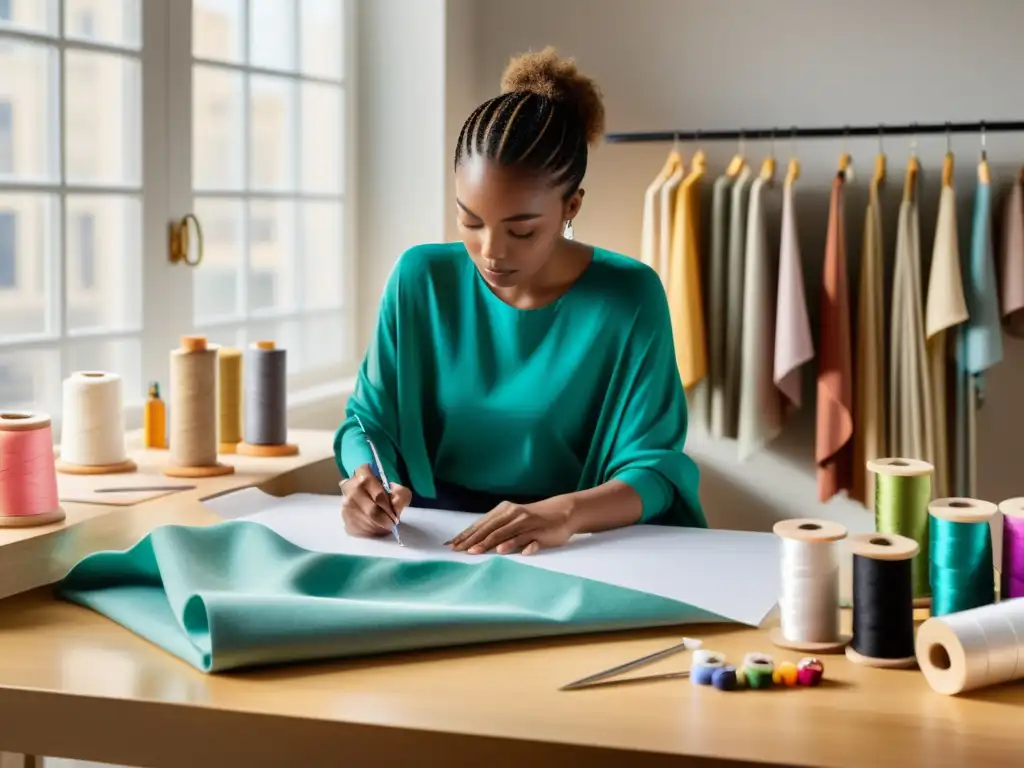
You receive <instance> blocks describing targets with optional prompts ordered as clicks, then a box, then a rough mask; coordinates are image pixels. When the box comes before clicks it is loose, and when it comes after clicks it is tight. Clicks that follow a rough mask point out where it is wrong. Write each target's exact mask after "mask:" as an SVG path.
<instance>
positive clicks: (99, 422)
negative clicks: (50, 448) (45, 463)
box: [60, 371, 128, 467]
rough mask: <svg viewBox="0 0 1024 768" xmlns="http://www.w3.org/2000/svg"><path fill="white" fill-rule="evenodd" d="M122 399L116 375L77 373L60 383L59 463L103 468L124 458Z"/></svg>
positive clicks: (120, 383) (125, 449)
mask: <svg viewBox="0 0 1024 768" xmlns="http://www.w3.org/2000/svg"><path fill="white" fill-rule="evenodd" d="M123 398H124V393H123V388H122V382H121V377H120V376H118V375H117V374H116V373H105V372H102V371H78V372H76V373H73V374H71V376H69V377H68V378H67V379H65V380H64V411H63V424H62V427H61V444H60V459H61V462H63V463H65V464H73V465H78V466H83V467H105V466H111V465H114V464H121V463H122V462H124V461H125V460H126V459H127V458H128V450H127V447H126V445H125V427H124V402H123Z"/></svg>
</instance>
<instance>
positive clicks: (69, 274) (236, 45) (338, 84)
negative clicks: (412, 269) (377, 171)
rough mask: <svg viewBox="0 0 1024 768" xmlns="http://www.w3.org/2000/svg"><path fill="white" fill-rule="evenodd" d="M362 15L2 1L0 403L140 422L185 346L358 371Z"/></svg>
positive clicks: (288, 1) (187, 3)
mask: <svg viewBox="0 0 1024 768" xmlns="http://www.w3.org/2000/svg"><path fill="white" fill-rule="evenodd" d="M350 2H351V0H0V407H27V408H34V409H39V410H45V411H47V412H49V413H52V414H54V415H55V416H56V417H57V418H59V415H60V414H59V411H60V406H61V403H60V392H61V382H62V380H63V378H65V377H66V376H67V375H68V374H70V373H71V372H72V371H74V370H79V369H83V368H92V369H105V370H111V371H115V372H117V373H119V374H121V375H122V376H123V377H124V379H125V396H126V400H127V401H128V405H129V406H130V407H131V406H137V405H138V404H139V403H140V402H141V400H142V398H143V397H144V395H145V391H146V386H145V385H146V383H147V382H148V381H151V380H156V381H161V382H165V380H166V376H167V369H168V362H167V361H168V354H169V352H170V350H171V349H172V348H173V347H174V346H175V345H176V343H177V340H178V338H179V337H180V336H181V335H182V334H185V333H190V332H203V333H207V334H208V335H209V336H210V338H211V339H212V340H213V341H214V342H217V343H226V344H238V345H244V344H246V343H247V342H249V341H252V340H255V339H260V338H271V339H274V340H276V341H277V342H278V343H279V344H281V345H283V346H286V347H287V348H288V350H289V373H290V386H291V389H292V390H293V391H294V390H297V389H301V388H304V387H308V386H313V385H317V384H320V383H324V382H327V381H331V380H340V378H341V376H342V375H343V374H344V373H345V372H346V371H347V370H350V369H351V366H352V364H353V362H354V361H353V360H352V357H353V347H352V344H351V336H352V327H353V323H352V317H353V312H352V301H351V300H350V295H349V290H350V288H351V277H352V272H353V270H352V269H351V265H352V261H353V255H352V249H351V248H350V247H349V246H348V242H350V238H351V235H352V233H351V227H349V226H347V220H348V215H349V214H348V210H347V206H346V203H347V196H348V195H349V194H350V183H349V181H348V179H349V178H350V172H349V169H350V165H351V163H350V162H349V155H350V150H349V146H350V143H351V141H350V140H351V131H349V130H348V129H347V127H346V121H347V120H349V119H350V118H351V114H352V109H351V106H350V103H349V99H350V98H351V94H350V89H349V88H348V87H347V82H348V81H347V78H348V77H350V76H351V72H350V71H348V70H349V69H350V68H351V67H350V65H349V64H348V62H349V61H350V60H351V46H350V45H349V43H348V40H349V37H348V36H349V35H350V31H351V24H350V23H349V21H348V18H349V14H350V13H351V8H350ZM4 11H9V12H8V13H6V14H5V13H4ZM5 162H6V165H5ZM189 214H191V215H189ZM183 219H186V220H187V221H189V224H188V227H189V235H190V238H189V239H190V241H191V243H192V246H193V250H192V256H193V257H199V256H201V259H200V261H199V263H198V265H197V266H189V265H188V264H184V263H181V262H179V263H177V264H172V263H171V262H170V261H169V258H168V253H169V243H168V232H169V229H170V226H171V224H172V222H180V221H182V220H183ZM200 243H201V244H202V247H201V249H200V248H199V247H198V246H199V244H200Z"/></svg>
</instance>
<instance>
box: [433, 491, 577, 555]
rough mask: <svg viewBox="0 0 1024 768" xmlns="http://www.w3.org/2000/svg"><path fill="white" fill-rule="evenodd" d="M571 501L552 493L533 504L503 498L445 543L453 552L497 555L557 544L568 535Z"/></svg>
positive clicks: (523, 551) (530, 551) (529, 552)
mask: <svg viewBox="0 0 1024 768" xmlns="http://www.w3.org/2000/svg"><path fill="white" fill-rule="evenodd" d="M571 513H572V509H571V504H570V502H569V500H568V499H566V498H564V497H559V496H555V497H553V498H550V499H545V500H544V501H538V502H536V503H535V504H513V503H511V502H509V501H503V502H502V503H501V504H499V505H498V506H496V507H495V508H494V509H492V510H491V511H490V512H488V513H487V514H486V515H484V516H483V517H482V518H480V519H479V520H478V521H477V522H475V523H473V525H471V526H469V528H467V529H466V530H464V531H463V532H462V533H460V534H459V535H458V536H456V537H455V538H454V539H452V540H451V541H450V542H448V544H449V545H450V546H451V548H452V549H453V550H454V551H456V552H468V553H469V554H471V555H482V554H484V553H485V552H490V551H491V550H492V549H493V550H494V551H495V552H497V554H499V555H508V554H511V553H514V552H520V551H521V552H522V553H523V554H524V555H532V554H533V553H534V552H536V551H537V550H539V549H547V548H549V547H560V546H562V545H563V544H565V543H566V542H567V541H568V540H569V537H570V536H572V533H573V532H572V526H571V516H572V514H571Z"/></svg>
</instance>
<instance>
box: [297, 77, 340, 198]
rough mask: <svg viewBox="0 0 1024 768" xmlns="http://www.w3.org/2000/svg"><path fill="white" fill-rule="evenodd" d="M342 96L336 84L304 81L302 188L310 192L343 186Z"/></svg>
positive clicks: (333, 189) (333, 190)
mask: <svg viewBox="0 0 1024 768" xmlns="http://www.w3.org/2000/svg"><path fill="white" fill-rule="evenodd" d="M341 96H342V91H341V88H339V87H337V86H333V85H320V84H319V83H303V84H302V188H303V189H304V190H305V191H307V192H341V190H342V184H343V181H344V179H343V174H344V169H343V168H342V163H341V158H342V153H341V148H342V147H343V146H344V127H345V126H344V123H343V122H342V99H341Z"/></svg>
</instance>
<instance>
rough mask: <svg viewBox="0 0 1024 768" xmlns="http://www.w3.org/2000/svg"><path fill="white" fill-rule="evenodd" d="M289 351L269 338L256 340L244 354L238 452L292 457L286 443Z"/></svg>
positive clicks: (294, 448) (294, 449)
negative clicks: (242, 427)
mask: <svg viewBox="0 0 1024 768" xmlns="http://www.w3.org/2000/svg"><path fill="white" fill-rule="evenodd" d="M287 355H288V353H287V350H284V349H278V348H277V347H276V345H275V344H274V342H272V341H257V342H255V343H253V344H252V345H250V347H249V349H248V350H247V351H246V356H245V358H246V359H245V407H244V411H245V434H244V440H243V441H242V442H241V443H239V444H238V453H240V454H243V455H245V456H294V455H295V454H297V453H298V452H299V448H298V446H296V445H290V444H289V443H288V365H287V363H288V356H287Z"/></svg>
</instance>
